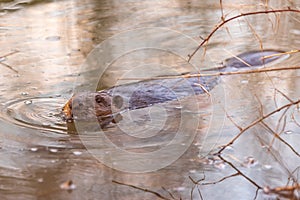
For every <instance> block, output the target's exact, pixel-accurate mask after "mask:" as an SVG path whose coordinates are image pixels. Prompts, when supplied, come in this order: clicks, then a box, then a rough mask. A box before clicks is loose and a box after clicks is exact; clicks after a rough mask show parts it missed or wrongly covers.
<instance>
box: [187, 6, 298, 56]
mask: <svg viewBox="0 0 300 200" xmlns="http://www.w3.org/2000/svg"><path fill="white" fill-rule="evenodd" d="M283 12H296V13H300V10H298V9H292V8H287V9H278V10H263V11H256V12H248V13H242V14H239V15H236V16H234V17H231V18H229V19H226V20H224V21H222V22H221V23H219V24H218V25H217V26H216V27H215V28H214V29H213V30H212V31H211V32H210V34H209V35H208V36H207V37H206V38H205V39H204V40H203V41H202V42H201V43H200V44H199V46H198V47H197V48H196V49H195V50H194V52H193V53H192V54H189V55H188V62H189V61H190V60H191V59H192V57H193V56H194V55H195V54H196V53H197V52H198V51H199V49H200V48H201V47H202V46H203V45H205V44H207V42H208V41H209V39H210V38H211V37H212V36H213V35H214V33H215V32H216V31H217V30H219V29H220V28H221V27H222V26H224V24H226V23H228V22H230V21H232V20H235V19H238V18H241V17H245V16H249V15H260V14H269V13H283Z"/></svg>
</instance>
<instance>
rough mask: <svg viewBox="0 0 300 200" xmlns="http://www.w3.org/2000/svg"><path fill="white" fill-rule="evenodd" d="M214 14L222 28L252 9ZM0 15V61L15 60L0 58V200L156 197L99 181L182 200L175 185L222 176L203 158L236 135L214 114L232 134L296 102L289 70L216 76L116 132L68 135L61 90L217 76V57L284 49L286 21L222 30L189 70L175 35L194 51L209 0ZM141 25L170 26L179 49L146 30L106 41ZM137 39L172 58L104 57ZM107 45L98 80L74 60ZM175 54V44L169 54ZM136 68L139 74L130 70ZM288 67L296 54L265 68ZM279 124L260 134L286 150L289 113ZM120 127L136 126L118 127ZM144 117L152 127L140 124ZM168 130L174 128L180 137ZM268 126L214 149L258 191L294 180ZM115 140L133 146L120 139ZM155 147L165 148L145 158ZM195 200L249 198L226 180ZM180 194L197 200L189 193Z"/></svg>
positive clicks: (295, 36)
mask: <svg viewBox="0 0 300 200" xmlns="http://www.w3.org/2000/svg"><path fill="white" fill-rule="evenodd" d="M240 5H243V6H240ZM223 6H224V13H228V16H226V18H229V17H230V16H234V15H236V14H239V13H245V12H246V11H251V10H256V9H259V10H264V9H265V7H263V5H258V3H257V2H256V1H253V2H249V1H245V2H243V1H239V2H236V1H234V2H231V1H226V2H224V5H223ZM268 6H269V7H272V8H274V9H275V8H282V7H287V6H290V7H295V6H296V5H289V3H288V2H287V1H276V2H275V1H274V2H270V4H269V5H268ZM0 15H1V24H0V38H1V40H0V44H1V50H0V56H1V55H5V54H7V53H11V52H15V53H14V54H12V55H10V56H8V57H6V58H1V59H0V62H1V63H5V64H7V65H9V66H10V67H8V66H7V65H6V66H5V65H1V67H0V74H1V79H0V85H1V90H0V103H1V120H0V127H1V130H0V154H1V159H0V197H1V199H36V198H37V199H153V198H156V197H155V196H154V195H153V194H149V193H146V192H144V191H139V190H136V189H133V188H129V187H127V186H121V185H118V184H116V183H113V182H112V180H117V181H120V182H124V183H128V184H133V185H136V186H140V187H143V188H148V189H151V190H154V191H157V192H159V193H161V194H163V195H164V196H167V197H168V198H171V197H170V196H169V195H168V193H167V192H166V191H164V190H163V189H162V187H164V188H166V189H167V190H168V191H169V192H171V193H172V194H173V195H174V196H175V198H176V199H179V197H180V196H181V197H182V199H190V198H191V189H192V187H193V186H194V184H193V183H192V181H191V180H190V179H189V176H190V177H191V178H193V179H194V180H198V179H201V178H203V176H204V174H205V180H204V181H203V182H213V181H218V180H220V179H222V178H223V177H225V176H228V175H231V174H234V173H236V171H235V170H233V168H231V167H230V166H229V165H228V164H226V163H224V162H222V161H221V160H220V159H219V158H218V157H216V156H213V155H209V156H208V155H207V153H208V152H210V151H211V150H213V151H215V149H218V147H219V146H221V145H223V144H226V143H227V142H228V141H229V140H230V139H232V138H233V137H234V135H236V134H237V133H238V132H239V130H238V128H236V127H235V126H234V125H233V124H232V122H231V121H230V120H229V119H228V118H227V117H226V113H227V114H228V116H230V117H231V118H232V120H233V121H234V122H235V123H237V124H238V125H239V126H241V127H246V126H247V125H249V124H250V123H251V122H252V121H254V120H256V119H257V118H259V117H260V116H261V114H260V112H262V111H261V106H260V104H262V105H263V106H262V108H263V113H264V114H267V113H269V112H271V111H273V110H275V109H276V108H279V107H280V106H282V105H285V104H287V103H289V100H288V99H286V98H285V97H284V96H283V95H281V93H284V94H285V95H286V96H288V97H289V98H290V99H292V100H297V99H298V98H299V93H300V90H299V87H298V85H299V84H300V82H299V80H300V79H299V70H289V71H279V72H269V73H268V74H266V73H259V74H244V75H235V76H223V77H222V80H221V82H220V83H219V85H218V86H216V87H215V88H214V89H213V90H212V91H211V92H210V95H207V94H203V95H200V96H197V97H193V98H189V99H185V100H184V101H183V102H181V104H178V103H176V102H173V103H167V104H163V105H162V107H153V108H152V109H151V108H148V109H142V110H141V112H138V111H135V112H134V111H133V112H132V113H125V114H124V119H125V120H123V121H121V122H120V124H119V127H116V126H113V125H112V126H111V127H110V128H108V129H107V130H106V131H104V133H103V134H102V135H101V134H100V135H99V134H95V133H92V132H87V133H86V134H79V135H77V134H74V133H73V132H72V131H68V128H69V129H70V127H67V125H66V124H65V122H64V121H62V119H61V117H60V111H61V108H62V106H63V105H64V103H65V102H66V101H67V100H68V99H69V98H70V97H71V96H72V94H73V93H74V92H76V91H81V90H84V89H85V88H95V87H98V88H106V87H110V86H113V85H115V84H124V83H127V82H130V81H131V80H118V78H120V77H121V76H122V77H125V78H128V77H139V78H142V77H148V76H157V75H170V74H180V73H186V72H191V71H194V72H195V71H198V70H199V69H198V68H203V69H204V68H205V69H207V68H214V67H218V66H220V62H222V61H224V60H225V59H226V58H229V57H232V56H233V55H236V54H238V53H242V52H246V51H248V50H253V49H259V48H260V43H259V41H260V40H261V41H262V45H263V47H264V48H271V49H272V48H273V49H281V50H292V49H297V48H298V46H299V43H300V40H299V33H300V32H299V15H297V14H281V15H280V16H279V18H277V20H276V18H275V15H268V16H267V15H259V16H248V17H247V18H246V20H245V19H242V18H241V19H239V20H236V21H232V22H231V23H228V24H227V25H226V27H225V28H222V29H220V30H219V31H217V32H216V33H215V35H214V36H213V37H212V38H211V39H210V42H209V43H208V45H207V46H206V54H205V56H203V49H201V50H200V51H199V52H198V54H196V55H195V57H194V58H193V59H192V61H191V64H188V63H186V62H185V59H186V57H187V54H190V53H192V50H193V49H194V48H195V47H196V43H190V41H191V40H190V39H188V38H192V39H194V40H196V41H198V42H200V41H201V39H200V38H199V36H201V37H205V36H206V35H207V34H209V32H210V31H211V30H212V29H213V28H214V27H215V25H216V24H217V23H218V22H219V21H220V17H221V11H220V5H219V1H210V2H207V3H205V2H201V1H200V2H198V1H180V0H163V1H135V0H132V1H126V2H124V1H118V0H116V1H93V0H85V1H71V0H66V1H1V3H0ZM249 24H250V25H249ZM143 27H148V28H149V27H163V28H170V29H172V30H175V31H177V32H179V33H183V34H184V35H186V36H187V37H181V38H180V40H179V39H178V38H176V37H175V36H176V35H175V34H174V33H173V32H172V33H170V32H168V31H161V30H160V31H158V32H153V33H152V34H151V35H145V34H141V32H135V33H134V35H133V34H129V37H127V36H126V37H125V36H124V37H123V39H122V40H120V39H119V38H116V40H111V39H108V38H109V37H111V36H114V35H116V34H120V33H121V34H122V33H124V31H126V30H129V29H136V28H143ZM249 27H250V28H249ZM252 29H254V30H255V31H256V34H257V35H255V34H254V33H253V31H252ZM143 33H144V32H143ZM121 36H122V35H121ZM257 36H259V37H257ZM149 38H155V40H156V43H151V45H154V44H155V45H158V44H159V45H161V46H163V47H166V46H167V47H175V49H178V47H181V48H180V50H178V52H176V53H180V54H182V55H183V57H179V56H178V54H175V53H174V52H175V50H174V51H166V50H164V49H144V50H137V51H130V52H127V54H125V55H123V56H119V57H118V55H119V54H118V53H119V52H122V50H123V48H125V47H126V48H127V47H128V48H129V49H131V48H134V47H136V46H137V45H138V43H136V41H139V42H143V41H147V40H148V39H149ZM174 38H175V39H174ZM176 39H177V40H176ZM108 40H109V42H110V43H107V44H105V45H108V46H109V47H112V48H111V49H107V48H104V49H102V50H104V53H105V52H107V55H106V54H104V55H105V56H104V57H105V58H107V59H108V58H115V60H114V61H113V62H111V63H107V64H109V70H107V71H105V73H103V76H102V78H101V79H100V82H98V80H99V76H98V74H99V70H98V68H97V66H94V65H93V63H92V62H91V63H88V64H84V65H83V63H84V62H85V61H86V58H88V60H89V59H91V57H88V55H89V53H90V52H91V51H92V50H93V49H94V48H95V47H96V46H97V45H98V44H99V43H100V42H103V41H108ZM157 41H158V42H157ZM185 41H187V42H185ZM182 43H184V44H186V45H183V47H182V45H181V44H182ZM105 47H107V46H105ZM101 55H102V54H101ZM114 56H115V57H114ZM184 56H185V57H184ZM91 60H92V61H93V59H91ZM100 61H101V60H100ZM145 61H147V63H148V65H143V63H145ZM85 63H86V62H85ZM149 63H150V64H149ZM153 63H155V64H153ZM298 63H299V58H298V54H294V55H291V56H290V58H289V59H287V60H285V61H282V62H279V63H276V64H275V65H272V67H285V66H297V65H298ZM169 66H172V68H170V67H169ZM195 66H196V68H195ZM133 81H136V80H133ZM275 89H277V90H275ZM195 102H198V105H195V104H196V103H195ZM183 107H184V109H182V108H183ZM182 110H184V111H185V112H181V111H182ZM224 110H226V113H225V112H224ZM151 114H152V115H151ZM283 114H284V113H283V112H279V113H277V114H276V115H274V116H272V117H271V118H268V119H266V120H265V123H266V124H267V125H268V126H269V128H271V129H273V130H274V131H276V132H282V133H281V134H280V136H281V137H282V138H283V139H284V140H285V141H287V142H288V143H289V144H290V145H291V147H292V148H293V149H294V150H295V151H297V152H299V151H300V150H299V142H298V141H299V125H297V123H300V117H299V116H300V115H299V109H297V107H291V108H290V109H289V110H288V111H287V113H286V114H284V116H286V118H284V117H283V119H281V120H280V117H281V115H283ZM149 116H150V118H149ZM155 116H160V117H161V118H156V117H155ZM131 117H134V120H135V121H136V122H137V123H136V124H132V123H131V124H128V120H129V121H130V120H131V119H132V118H131ZM147 117H148V118H149V119H154V121H151V120H148V121H147V120H146V121H145V118H146V119H148V118H147ZM126 119H127V121H126ZM183 119H185V120H183ZM155 120H157V121H155ZM182 121H183V122H186V123H183V124H181V125H182V126H180V122H182ZM138 122H139V123H140V124H139V123H138ZM198 122H199V124H198ZM153 123H154V124H153ZM157 124H158V125H161V126H157ZM154 125H155V126H154ZM131 126H132V127H131ZM141 127H142V128H141ZM180 127H181V128H182V129H180ZM269 128H268V127H266V126H265V125H262V124H259V125H257V126H255V127H253V128H252V129H249V130H248V131H246V132H245V134H243V135H242V136H241V137H240V138H239V139H238V140H237V141H236V142H235V143H234V145H233V146H232V147H231V148H226V150H225V151H224V157H225V158H226V159H227V160H229V161H230V162H232V163H234V164H235V166H237V167H238V168H239V169H240V170H241V171H242V172H243V173H244V174H246V176H247V177H250V178H251V179H252V180H255V182H256V183H257V184H258V185H260V186H262V187H265V186H269V187H271V188H273V187H279V186H285V185H286V183H287V181H288V178H289V177H290V176H293V177H295V179H297V175H298V173H299V171H298V170H297V167H298V166H299V163H300V160H299V157H298V156H297V155H296V154H295V153H294V152H293V151H292V150H291V148H290V147H287V145H285V144H284V143H282V142H280V141H278V140H277V139H274V136H272V134H271V131H270V130H269ZM122 130H123V131H125V132H127V133H128V132H130V133H132V135H133V136H135V138H133V139H132V137H128V135H124V134H123V135H122V134H121V133H122V132H121V131H122ZM132 130H136V132H132ZM145 130H146V131H145ZM147 131H148V132H147ZM81 133H82V132H81ZM83 133H84V132H83ZM144 133H145V134H144ZM174 133H180V134H178V135H174ZM103 135H105V136H106V137H102V136H103ZM191 135H192V136H191ZM150 136H151V137H150ZM177 136H178V137H177ZM179 136H180V137H179ZM105 139H109V140H105ZM107 141H112V143H113V144H114V145H116V146H118V147H119V149H122V150H126V151H128V152H130V153H131V154H130V155H131V156H132V157H130V156H129V158H131V159H128V157H126V156H127V155H125V154H123V153H120V152H119V151H116V150H114V149H112V146H109V145H108V144H109V143H107ZM168 141H173V143H170V144H169V143H168ZM166 144H169V146H167V145H166ZM163 147H168V148H167V149H166V151H161V152H159V151H158V150H159V149H163ZM269 147H270V148H269ZM268 149H270V150H269V151H268ZM151 152H154V153H155V152H156V154H150V153H151ZM146 153H149V155H153V156H152V157H149V156H148V155H146ZM135 156H136V157H135ZM96 158H98V159H99V158H100V160H101V159H102V162H99V160H97V159H96ZM171 158H172V159H171ZM173 158H174V159H173ZM175 158H176V159H175ZM251 160H252V161H251ZM173 161H174V162H173ZM251 163H252V164H251ZM253 163H254V164H253ZM107 165H108V166H110V167H108V166H107ZM143 166H146V167H147V169H148V172H147V173H128V172H126V171H131V172H132V171H133V170H137V171H139V170H140V171H143V170H145V169H144V168H143ZM160 167H163V168H160ZM113 168H115V169H121V170H122V171H118V170H115V169H113ZM149 169H150V170H149ZM145 171H147V170H145ZM70 180H71V181H72V183H73V184H74V185H73V184H71V185H70V190H69V191H68V190H66V189H64V188H66V186H64V187H62V186H61V184H64V183H65V185H67V186H68V184H67V183H66V182H68V181H70ZM200 190H201V194H202V196H203V198H204V199H220V198H223V199H253V198H254V196H255V190H256V187H254V186H253V184H251V183H250V182H249V181H247V180H246V179H245V178H243V177H242V176H235V177H232V178H228V179H226V180H224V181H222V182H220V183H217V184H214V185H202V186H200ZM192 197H193V199H200V195H199V193H198V192H197V189H196V190H194V192H193V194H192ZM265 197H269V198H271V197H272V196H266V194H263V192H262V190H260V191H259V192H258V197H257V199H263V198H265Z"/></svg>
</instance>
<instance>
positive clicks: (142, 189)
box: [112, 180, 170, 200]
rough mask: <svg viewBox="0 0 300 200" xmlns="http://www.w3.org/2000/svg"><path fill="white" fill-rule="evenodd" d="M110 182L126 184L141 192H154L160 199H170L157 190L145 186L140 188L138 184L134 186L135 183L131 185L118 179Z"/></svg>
mask: <svg viewBox="0 0 300 200" xmlns="http://www.w3.org/2000/svg"><path fill="white" fill-rule="evenodd" d="M112 182H113V183H116V184H119V185H125V186H128V187H132V188H134V189H138V190H141V191H143V192H148V193H151V194H154V195H156V196H157V197H158V198H160V199H165V200H170V199H169V198H167V197H164V196H162V195H161V194H159V193H158V192H155V191H152V190H149V189H147V188H141V187H138V186H135V185H131V184H127V183H122V182H119V181H116V180H112Z"/></svg>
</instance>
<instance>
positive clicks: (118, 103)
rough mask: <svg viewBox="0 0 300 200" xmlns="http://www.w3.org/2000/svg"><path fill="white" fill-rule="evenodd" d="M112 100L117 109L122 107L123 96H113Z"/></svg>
mask: <svg viewBox="0 0 300 200" xmlns="http://www.w3.org/2000/svg"><path fill="white" fill-rule="evenodd" d="M112 102H113V105H114V106H115V107H116V108H118V109H120V108H122V106H123V98H122V97H121V96H120V95H116V96H114V97H113V99H112Z"/></svg>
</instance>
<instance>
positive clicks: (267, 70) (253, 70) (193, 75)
mask: <svg viewBox="0 0 300 200" xmlns="http://www.w3.org/2000/svg"><path fill="white" fill-rule="evenodd" d="M296 69H300V66H290V67H268V68H261V69H251V70H243V71H232V72H217V73H211V74H185V75H179V76H157V77H152V78H146V77H140V78H120V79H119V80H158V79H174V78H194V77H206V76H225V75H239V74H255V73H264V72H272V71H284V70H296Z"/></svg>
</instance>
